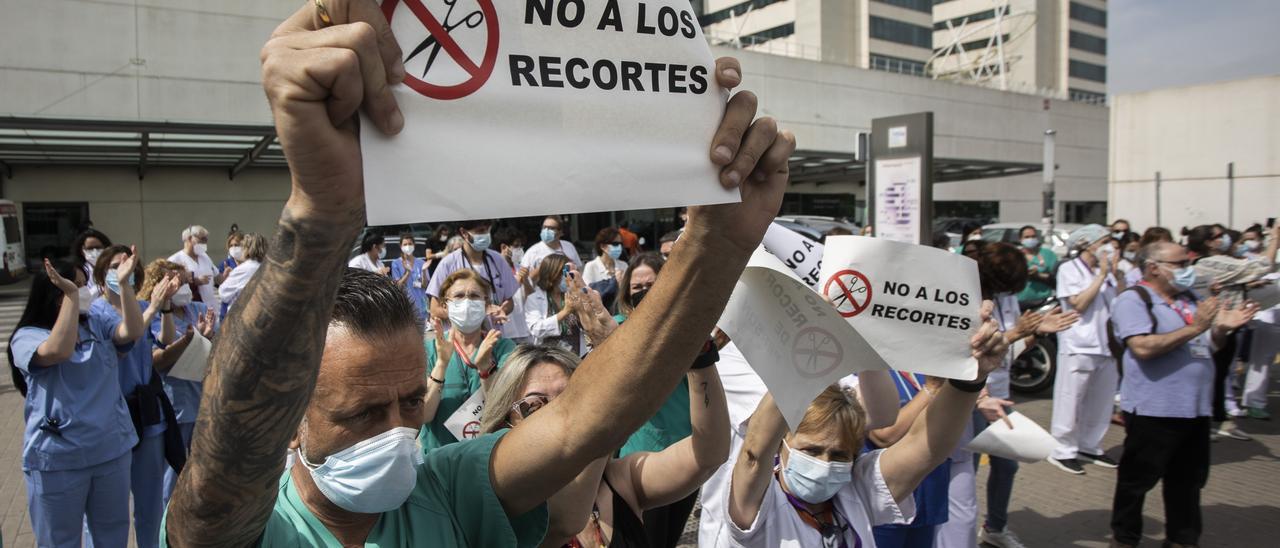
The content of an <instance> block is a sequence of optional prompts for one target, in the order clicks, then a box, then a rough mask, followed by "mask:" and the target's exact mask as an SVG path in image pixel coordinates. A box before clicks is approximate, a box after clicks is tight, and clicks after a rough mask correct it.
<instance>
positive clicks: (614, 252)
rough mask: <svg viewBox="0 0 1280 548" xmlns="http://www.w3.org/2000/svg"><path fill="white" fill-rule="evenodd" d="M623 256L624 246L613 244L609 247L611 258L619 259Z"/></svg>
mask: <svg viewBox="0 0 1280 548" xmlns="http://www.w3.org/2000/svg"><path fill="white" fill-rule="evenodd" d="M621 256H622V244H612V245H610V246H609V258H611V259H617V258H618V257H621Z"/></svg>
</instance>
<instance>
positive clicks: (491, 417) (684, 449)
mask: <svg viewBox="0 0 1280 548" xmlns="http://www.w3.org/2000/svg"><path fill="white" fill-rule="evenodd" d="M717 359H718V356H717V354H716V352H715V351H714V350H711V349H708V350H707V351H706V352H703V353H702V354H700V355H699V356H698V357H697V358H696V359H695V360H694V363H693V366H692V367H691V368H690V370H689V373H688V374H687V375H686V378H687V380H688V385H689V388H688V390H689V399H690V400H691V401H693V402H695V405H690V406H689V419H690V421H691V422H692V423H693V434H692V435H690V436H688V437H686V438H684V439H683V440H680V441H679V442H677V443H676V444H674V445H671V446H670V447H667V448H666V449H663V450H662V451H658V452H636V453H631V454H629V455H627V456H625V457H622V458H618V459H614V458H612V457H611V455H612V454H613V451H614V449H616V448H612V447H602V448H600V453H601V458H600V459H599V460H596V461H595V462H593V463H592V464H591V465H589V466H587V468H586V469H585V470H583V471H582V473H581V474H579V475H578V477H577V479H575V480H574V481H573V482H571V483H570V484H569V485H568V486H566V487H565V488H564V489H561V490H560V492H558V493H557V494H556V495H555V496H553V497H552V498H551V499H550V500H549V501H548V502H547V504H548V510H549V512H550V515H551V523H550V525H549V528H548V531H547V535H546V537H545V539H544V541H543V543H542V546H544V547H554V546H573V547H584V548H585V547H592V548H594V547H598V546H610V547H629V546H640V547H644V546H650V545H651V544H650V541H649V538H650V537H649V534H648V533H647V532H646V531H645V527H644V523H643V521H642V519H641V516H642V515H643V514H644V512H645V511H646V510H649V509H652V508H658V507H661V506H665V505H667V504H670V503H673V502H675V501H678V500H680V499H683V498H685V497H687V496H688V495H689V494H690V493H693V492H694V491H696V490H697V489H698V487H700V486H701V485H702V483H703V482H704V481H706V479H707V478H708V477H710V476H711V474H712V473H714V472H715V471H716V469H717V468H719V466H720V464H721V463H723V462H724V460H725V458H727V457H728V453H729V412H728V409H727V408H726V406H725V399H724V391H723V390H722V389H721V387H720V375H719V374H718V373H717V372H716V369H715V362H716V361H717ZM578 362H579V358H578V356H576V355H574V354H572V353H570V352H567V351H565V350H563V349H560V348H558V347H551V346H523V347H520V349H518V350H516V351H515V353H514V354H512V355H511V358H510V359H509V360H508V361H507V363H506V365H505V366H504V367H503V369H502V372H501V373H499V374H498V376H497V379H496V381H495V382H494V384H493V386H492V387H491V388H490V391H489V393H488V398H487V400H486V402H485V409H484V414H483V417H482V418H481V426H480V428H481V431H483V432H486V433H488V432H496V431H498V430H502V429H504V428H513V427H516V426H517V425H519V424H520V423H521V422H522V421H523V420H524V419H526V418H528V417H529V416H530V415H532V414H533V413H534V412H537V411H538V410H539V409H542V407H543V406H545V405H546V404H547V403H549V402H550V401H551V400H554V399H555V398H556V397H557V396H559V395H560V393H561V392H563V391H564V390H565V388H566V387H567V386H568V384H569V377H570V376H571V375H572V374H573V371H574V369H576V368H577V366H578Z"/></svg>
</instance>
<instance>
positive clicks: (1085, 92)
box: [930, 0, 1107, 102]
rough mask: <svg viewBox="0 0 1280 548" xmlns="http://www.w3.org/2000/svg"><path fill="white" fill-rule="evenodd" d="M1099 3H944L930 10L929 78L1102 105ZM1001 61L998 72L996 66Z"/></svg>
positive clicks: (1103, 30) (1102, 10) (1103, 15)
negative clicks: (930, 47)
mask: <svg viewBox="0 0 1280 548" xmlns="http://www.w3.org/2000/svg"><path fill="white" fill-rule="evenodd" d="M1106 8H1107V6H1106V2H1105V1H1104V0H948V1H944V2H939V3H937V4H935V5H934V7H933V19H934V27H933V28H934V35H933V48H934V51H935V52H937V57H935V58H934V60H933V61H932V63H931V66H930V68H931V69H932V74H934V75H935V77H939V78H946V79H952V80H956V81H968V82H973V83H981V84H983V85H987V86H990V87H995V88H997V89H1007V90H1012V91H1021V92H1025V93H1040V94H1047V95H1052V96H1057V97H1063V98H1068V99H1071V100H1077V101H1092V102H1103V101H1105V100H1106V89H1107V88H1106V78H1107V68H1106V67H1107V11H1106ZM1001 64H1003V67H1004V70H1003V74H1001V73H1000V72H1001V71H999V70H998V69H999V67H1000V66H1001Z"/></svg>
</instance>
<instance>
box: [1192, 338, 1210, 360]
mask: <svg viewBox="0 0 1280 548" xmlns="http://www.w3.org/2000/svg"><path fill="white" fill-rule="evenodd" d="M1189 344H1190V345H1191V357H1193V358H1196V359H1202V360H1209V359H1213V350H1212V349H1211V347H1210V346H1209V337H1208V334H1207V333H1206V334H1203V335H1200V336H1199V337H1196V338H1195V339H1192V341H1191V342H1190V343H1189Z"/></svg>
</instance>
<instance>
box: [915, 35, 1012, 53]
mask: <svg viewBox="0 0 1280 548" xmlns="http://www.w3.org/2000/svg"><path fill="white" fill-rule="evenodd" d="M995 38H996V37H994V36H992V37H991V38H981V39H978V40H972V41H969V42H965V43H963V44H960V47H962V48H964V50H965V51H975V50H982V49H986V48H987V43H988V42H989V43H991V44H992V45H995V43H996V40H995ZM1000 41H1001V42H1004V43H1006V44H1008V43H1009V34H1008V33H1005V34H1001V35H1000ZM945 50H946V48H937V49H935V50H933V51H934V52H936V53H941V52H943V51H945Z"/></svg>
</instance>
